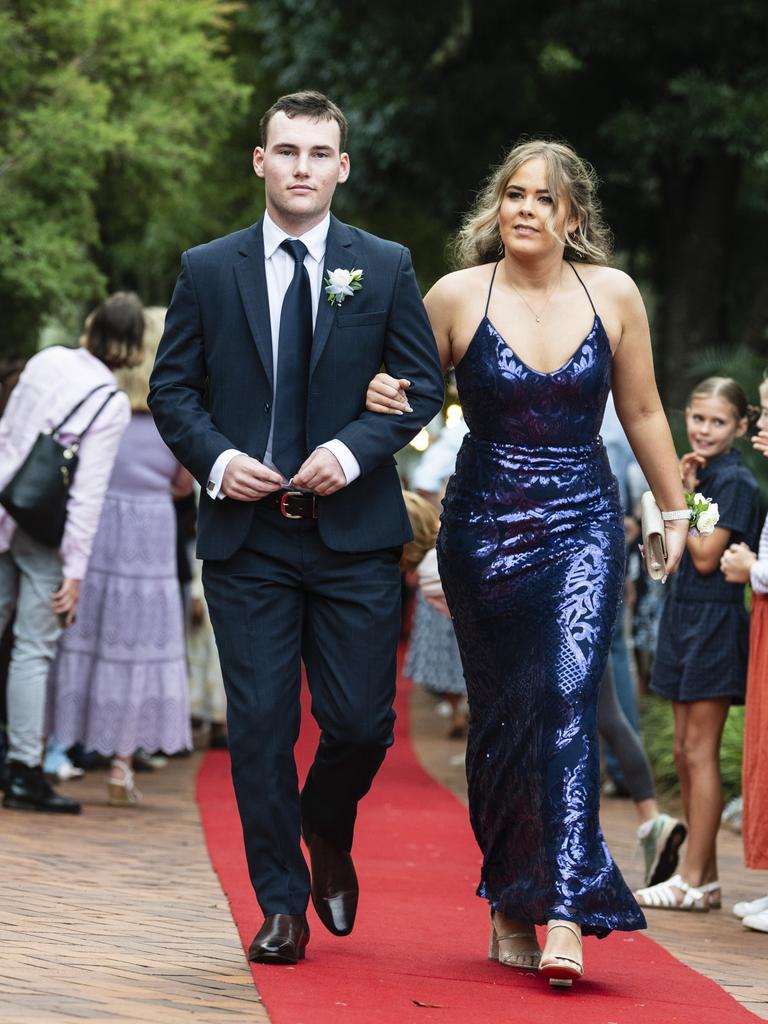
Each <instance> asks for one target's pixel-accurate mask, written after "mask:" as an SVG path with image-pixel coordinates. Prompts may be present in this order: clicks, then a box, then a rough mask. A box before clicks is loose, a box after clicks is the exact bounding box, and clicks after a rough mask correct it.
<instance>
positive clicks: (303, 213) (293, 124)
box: [253, 110, 349, 231]
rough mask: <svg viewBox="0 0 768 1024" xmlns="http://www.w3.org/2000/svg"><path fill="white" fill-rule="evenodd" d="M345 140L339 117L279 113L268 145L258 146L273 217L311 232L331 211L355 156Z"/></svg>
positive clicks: (257, 164) (258, 167) (256, 163)
mask: <svg viewBox="0 0 768 1024" xmlns="http://www.w3.org/2000/svg"><path fill="white" fill-rule="evenodd" d="M339 144H340V131H339V126H338V124H337V123H336V122H335V121H333V120H328V121H326V120H321V121H314V120H312V119H310V118H308V117H298V116H297V117H288V116H287V115H286V114H285V113H284V112H283V111H282V110H281V111H279V112H278V113H277V114H275V115H273V117H272V118H271V120H270V122H269V126H268V128H267V140H266V145H265V146H264V147H263V148H262V147H261V146H257V147H256V149H255V150H254V151H253V169H254V171H255V172H256V174H257V175H258V177H259V178H263V179H264V186H265V191H266V197H267V209H268V210H269V213H270V216H271V217H272V218H273V219H274V220H276V221H277V222H278V223H280V222H281V221H282V222H283V223H282V225H281V226H282V227H284V228H285V227H287V226H290V227H297V226H301V227H302V230H303V231H307V230H309V228H311V227H313V226H314V225H315V224H318V223H319V222H320V221H321V220H322V219H323V217H324V216H325V215H326V213H327V212H328V210H329V208H330V205H331V200H332V199H333V193H334V192H335V191H336V186H337V185H338V184H339V183H340V182H344V181H346V180H347V178H348V177H349V156H348V155H347V154H346V153H340V152H339Z"/></svg>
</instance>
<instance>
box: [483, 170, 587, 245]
mask: <svg viewBox="0 0 768 1024" xmlns="http://www.w3.org/2000/svg"><path fill="white" fill-rule="evenodd" d="M547 177H548V175H547V164H546V161H545V160H544V158H543V157H535V158H534V159H532V160H526V162H525V163H524V164H521V165H520V166H519V167H518V169H517V170H516V171H515V172H514V173H513V174H512V175H511V177H510V179H509V181H508V182H507V187H506V189H505V190H504V196H503V198H502V201H501V206H500V207H499V232H500V234H501V240H502V242H503V243H504V249H505V250H506V251H507V252H511V253H515V254H517V255H520V256H527V255H539V254H541V253H546V252H550V251H552V250H553V249H556V248H559V249H560V250H562V249H563V245H562V243H561V242H559V241H558V240H557V238H553V237H552V235H551V234H550V232H549V231H548V230H547V221H548V220H549V217H550V215H551V213H552V208H553V206H554V199H553V196H552V194H551V193H550V191H549V184H548V181H547ZM559 201H560V204H559V209H558V211H557V213H556V215H555V222H554V225H553V227H554V230H555V233H556V234H557V235H558V236H559V237H560V238H562V236H563V235H564V234H565V232H566V231H572V230H574V229H575V227H576V225H577V223H578V222H577V219H576V218H575V217H572V216H571V215H570V211H569V203H568V201H567V199H566V198H565V197H564V196H561V197H559Z"/></svg>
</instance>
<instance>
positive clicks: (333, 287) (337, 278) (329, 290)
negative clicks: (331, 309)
mask: <svg viewBox="0 0 768 1024" xmlns="http://www.w3.org/2000/svg"><path fill="white" fill-rule="evenodd" d="M362 277H363V272H362V270H345V269H344V268H343V267H337V268H336V270H329V271H328V276H327V277H326V279H325V285H326V287H325V294H326V295H327V296H328V301H329V302H330V304H331V305H332V306H333V305H336V306H340V305H341V304H342V302H343V301H344V299H346V297H347V296H348V295H354V294H355V292H359V291H360V289H361V288H362V287H363V286H362V284H361V281H362Z"/></svg>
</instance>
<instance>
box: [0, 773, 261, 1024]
mask: <svg viewBox="0 0 768 1024" xmlns="http://www.w3.org/2000/svg"><path fill="white" fill-rule="evenodd" d="M199 756H200V755H195V756H194V757H192V758H184V759H173V760H171V761H170V763H169V764H168V766H167V767H166V768H164V769H162V770H161V771H158V772H154V773H152V774H151V775H149V774H142V775H140V776H139V777H138V779H139V786H140V788H141V789H142V790H143V791H144V794H145V802H144V805H143V806H141V807H139V808H126V809H116V808H110V807H109V806H108V805H107V803H106V786H105V782H104V777H105V776H104V773H103V772H101V771H97V772H89V773H88V775H87V776H86V777H85V779H82V780H79V781H77V782H72V783H69V784H68V785H66V786H61V787H60V788H61V791H62V792H66V793H68V794H69V795H71V796H77V797H79V798H80V799H82V800H83V801H84V802H85V810H84V813H83V814H82V815H81V816H80V817H77V818H68V817H64V818H57V817H56V816H54V815H48V814H31V813H26V812H20V811H7V810H2V809H0V893H1V894H2V895H1V896H0V1022H2V1024H49V1022H51V1024H54V1022H55V1024H65V1022H66V1024H75V1022H80V1021H83V1022H88V1024H96V1022H98V1024H144V1022H148V1024H149V1022H151V1024H176V1022H178V1024H182V1022H184V1024H188V1022H189V1021H190V1020H194V1021H195V1024H221V1022H224V1021H232V1022H236V1024H261V1022H266V1021H268V1019H269V1018H268V1017H267V1014H266V1012H265V1010H264V1008H263V1006H262V1005H261V1003H260V1001H259V996H258V993H257V992H256V990H255V988H254V986H253V981H252V978H251V973H250V971H249V970H248V969H247V968H246V965H245V960H244V958H243V950H242V947H241V945H240V940H239V938H238V935H237V931H236V929H235V926H234V923H233V922H232V918H231V917H230V914H229V907H228V904H227V901H226V899H225V897H224V895H223V893H222V891H221V889H220V888H219V883H218V880H217V878H216V876H215V875H214V873H213V870H212V868H211V865H210V862H209V860H208V855H207V853H206V849H205V843H204V840H203V833H202V829H201V827H200V822H199V819H198V815H197V805H196V803H195V800H194V779H195V773H196V769H197V765H198V764H199ZM235 838H236V841H237V837H235Z"/></svg>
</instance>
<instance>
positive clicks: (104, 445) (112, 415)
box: [0, 292, 144, 814]
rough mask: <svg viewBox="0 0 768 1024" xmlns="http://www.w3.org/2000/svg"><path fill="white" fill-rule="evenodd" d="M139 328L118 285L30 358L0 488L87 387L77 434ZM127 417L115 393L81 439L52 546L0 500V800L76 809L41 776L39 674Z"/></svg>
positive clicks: (42, 679)
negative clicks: (81, 328)
mask: <svg viewBox="0 0 768 1024" xmlns="http://www.w3.org/2000/svg"><path fill="white" fill-rule="evenodd" d="M143 332H144V315H143V311H142V307H141V303H140V301H139V299H138V298H137V297H136V296H135V295H132V294H130V293H125V292H119V293H117V294H115V295H113V296H111V297H110V298H109V299H107V300H106V301H105V302H103V303H102V304H101V305H100V306H99V307H98V308H97V309H96V310H95V311H94V312H93V313H92V314H91V315H90V316H89V318H88V320H87V321H86V328H85V336H84V338H83V339H82V341H81V346H80V348H78V349H71V348H65V347H62V346H55V347H52V348H48V349H44V350H43V351H42V352H39V353H38V354H37V355H35V356H33V357H32V358H31V359H30V360H29V362H28V363H27V365H26V367H25V368H24V371H23V373H22V374H21V377H20V378H19V383H18V384H17V385H16V387H15V389H14V391H13V393H12V394H11V397H10V399H9V401H8V405H7V406H6V409H5V412H4V413H3V417H2V419H1V420H0V488H2V487H4V486H5V484H6V483H7V482H8V481H9V480H10V479H11V478H12V477H13V475H14V474H15V473H16V471H17V470H18V469H19V467H20V466H21V465H22V463H23V462H24V460H25V459H26V457H27V455H28V453H29V451H30V449H31V448H32V445H33V444H34V442H35V439H36V438H37V436H38V434H39V433H41V432H42V431H46V430H51V429H52V428H53V427H54V426H56V425H57V424H58V423H59V422H60V421H61V420H63V419H64V417H65V416H66V415H67V414H68V413H69V412H70V410H71V409H73V408H74V407H75V406H76V405H77V403H78V402H80V401H81V400H82V399H83V398H84V397H85V396H86V395H90V392H92V391H93V392H94V394H92V395H90V397H89V398H88V399H87V400H86V401H85V402H84V403H83V405H82V406H81V407H80V408H79V409H78V410H77V411H76V412H75V413H74V415H73V416H72V417H71V418H70V419H68V420H67V421H66V423H65V425H64V426H63V428H62V430H61V431H60V432H59V434H58V437H59V440H60V441H61V442H62V443H65V444H66V443H67V442H70V441H73V440H75V439H76V438H78V437H79V436H80V434H81V433H82V431H83V430H84V429H85V427H86V425H87V424H88V423H89V422H90V420H91V419H92V417H93V415H94V413H95V412H96V410H97V409H98V408H99V406H100V405H101V404H102V402H103V401H104V398H105V397H106V396H107V395H108V394H109V393H110V391H115V390H116V389H117V384H116V382H115V377H114V374H113V372H112V371H113V370H114V369H117V368H118V367H120V366H131V365H135V363H136V362H138V361H139V360H140V358H141V343H142V336H143ZM94 389H98V390H95V391H94ZM129 419H130V407H129V403H128V399H127V397H126V396H125V395H124V394H123V393H122V392H118V393H117V394H116V395H115V396H114V398H112V399H111V400H110V401H109V402H108V403H107V405H106V406H105V407H104V409H103V410H102V411H101V413H100V414H99V416H98V417H97V418H96V420H95V422H94V423H93V426H92V427H91V428H90V429H89V430H88V432H87V433H86V434H85V436H84V437H83V439H82V442H81V445H80V449H79V452H78V455H79V465H78V469H77V475H76V476H75V478H74V481H73V484H72V488H71V491H70V496H69V501H68V504H67V519H66V526H65V529H64V536H63V538H62V542H61V545H60V547H59V548H58V549H55V548H50V547H46V546H44V545H42V544H40V543H38V542H37V541H36V540H34V539H33V538H32V537H30V536H29V535H28V534H27V533H25V532H24V531H23V530H22V529H21V528H19V527H17V525H16V523H15V522H14V520H13V519H12V518H11V516H10V515H9V514H8V513H7V512H6V510H5V509H4V508H2V507H0V633H2V632H3V630H4V629H5V626H6V625H7V623H8V621H9V619H10V617H11V615H12V613H13V611H14V608H15V610H16V619H15V622H14V626H13V649H12V653H11V663H10V668H9V671H8V692H7V706H8V765H7V768H8V770H7V779H6V784H5V797H4V799H3V806H4V807H8V808H12V809H15V810H35V811H53V812H58V813H68V814H77V813H79V811H80V805H79V803H77V801H75V800H70V799H68V798H66V797H63V796H61V795H59V794H58V793H56V792H55V791H54V790H53V788H52V787H51V786H50V785H49V783H48V782H46V780H45V778H44V776H43V771H42V753H43V722H44V714H45V696H46V678H47V675H48V670H49V667H50V664H51V662H52V660H53V657H54V654H55V653H56V645H57V643H58V640H59V637H60V635H61V632H62V630H63V629H64V628H65V626H68V625H70V624H71V623H72V622H73V621H74V618H75V609H76V607H77V601H78V597H79V594H80V581H81V580H82V579H83V577H84V575H85V570H86V568H87V566H88V558H89V555H90V553H91V546H92V544H93V538H94V536H95V533H96V528H97V526H98V524H99V515H100V513H101V506H102V503H103V501H104V494H105V492H106V489H107V482H108V480H109V476H110V472H111V470H112V464H113V462H114V460H115V456H116V454H117V448H118V444H119V442H120V438H121V435H122V433H123V431H124V430H125V428H126V427H127V426H128V421H129Z"/></svg>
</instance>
